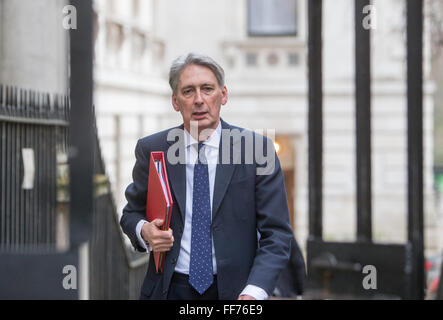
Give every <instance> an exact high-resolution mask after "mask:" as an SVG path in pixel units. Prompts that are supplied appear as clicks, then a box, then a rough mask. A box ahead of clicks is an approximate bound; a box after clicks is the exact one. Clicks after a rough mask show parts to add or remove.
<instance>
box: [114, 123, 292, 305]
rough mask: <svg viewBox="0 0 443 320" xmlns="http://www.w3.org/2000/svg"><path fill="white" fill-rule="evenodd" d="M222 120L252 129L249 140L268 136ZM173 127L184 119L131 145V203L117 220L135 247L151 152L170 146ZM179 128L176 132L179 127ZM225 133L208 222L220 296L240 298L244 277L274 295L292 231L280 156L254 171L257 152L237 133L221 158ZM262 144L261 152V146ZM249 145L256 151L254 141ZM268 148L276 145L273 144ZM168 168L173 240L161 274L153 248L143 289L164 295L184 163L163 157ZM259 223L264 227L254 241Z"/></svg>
mask: <svg viewBox="0 0 443 320" xmlns="http://www.w3.org/2000/svg"><path fill="white" fill-rule="evenodd" d="M221 125H222V129H228V130H232V129H238V130H239V131H241V132H242V133H251V136H252V137H253V139H254V142H255V139H259V141H260V142H263V143H265V144H266V143H271V144H272V141H271V140H270V139H268V138H265V137H263V136H261V135H258V134H255V133H252V132H250V131H243V130H244V129H241V128H237V127H233V126H231V125H229V124H227V123H226V122H224V121H223V120H221ZM178 128H179V129H182V130H183V125H181V126H179V127H176V128H171V129H168V130H165V131H162V132H159V133H156V134H153V135H151V136H148V137H145V138H143V139H140V140H139V141H138V143H137V146H136V148H135V154H136V159H137V161H136V163H135V166H134V170H133V183H131V184H130V185H129V186H128V188H127V189H126V199H127V201H128V203H127V205H126V206H125V208H124V209H123V216H122V218H121V220H120V225H121V227H122V229H123V231H124V232H125V233H126V234H127V235H128V237H129V239H130V240H131V243H132V245H133V246H134V248H135V249H136V250H138V251H145V250H144V249H143V248H142V247H141V246H140V245H139V243H138V239H137V236H136V234H135V233H136V231H135V230H136V225H137V223H138V222H139V221H140V220H141V219H143V218H145V208H146V193H147V186H148V174H149V173H148V169H149V156H150V153H151V151H164V152H165V156H166V155H167V151H168V148H171V149H172V148H173V147H174V146H177V144H176V141H179V139H180V138H179V137H176V139H175V140H174V141H168V139H167V136H168V133H170V132H171V130H172V129H178ZM182 130H180V132H182V134H183V131H182ZM225 132H226V131H225ZM181 138H183V136H182V137H181ZM222 140H223V134H222V138H221V141H220V149H219V164H217V170H216V178H215V186H214V196H213V205H212V228H211V231H212V237H213V241H214V248H215V256H216V262H217V286H218V294H219V298H220V299H237V297H238V295H239V294H240V293H241V291H242V290H243V289H244V288H245V286H246V285H247V284H252V285H256V286H259V287H261V288H262V289H264V290H265V291H266V292H267V293H268V295H271V294H272V292H273V290H274V287H275V284H276V281H277V278H278V276H279V273H280V271H281V269H282V268H283V267H284V266H285V265H286V263H287V262H288V259H289V252H290V243H291V239H292V236H293V235H292V230H291V228H290V225H289V214H288V205H287V200H286V192H285V186H284V179H283V174H282V172H281V168H280V163H279V160H278V158H277V156H275V168H274V170H273V171H272V172H271V173H270V174H267V175H257V174H256V169H257V168H258V167H264V166H265V165H263V164H260V163H257V161H256V160H257V159H256V157H253V163H250V164H247V163H245V162H246V161H244V156H245V148H244V146H245V143H244V140H245V139H244V137H243V138H241V137H239V136H237V137H234V138H232V137H231V138H230V139H229V145H230V147H231V149H230V150H231V152H229V154H228V155H229V159H230V163H229V164H221V163H222V161H221V159H223V152H224V151H223V150H222V149H223V148H222V147H221V144H222ZM181 141H183V140H181ZM239 143H240V145H241V146H242V148H241V149H242V152H241V157H242V159H243V161H241V163H240V164H235V163H238V162H239V161H238V158H237V161H236V162H235V163H234V162H233V161H234V160H236V159H234V156H235V154H236V153H235V152H232V151H233V149H232V148H233V146H239ZM263 143H262V145H263ZM263 149H264V151H265V152H264V154H265V155H266V148H263ZM253 150H254V151H255V144H254V149H253ZM272 152H273V153H275V151H274V149H273V144H272ZM226 153H227V152H225V156H226ZM238 154H239V153H237V155H238ZM260 162H261V161H260ZM166 168H167V172H168V178H169V184H170V186H171V189H172V196H173V201H174V205H173V208H172V217H171V225H170V228H171V229H172V230H173V235H174V245H173V247H172V248H171V250H170V251H168V252H167V254H166V258H165V269H164V272H163V273H162V274H157V273H156V272H155V267H154V259H153V258H152V253H151V256H150V259H149V267H148V271H147V274H146V277H145V280H144V282H143V285H142V289H141V291H142V296H144V297H146V298H150V299H157V300H158V299H166V298H167V294H168V289H169V284H170V281H171V277H172V274H173V272H174V268H175V265H176V263H177V259H178V255H179V251H180V241H181V237H182V234H183V229H184V228H183V227H184V221H185V209H186V165H185V164H184V163H181V164H180V163H178V164H171V163H170V162H169V161H168V160H167V161H166ZM257 231H259V232H260V234H261V237H260V240H259V241H258V240H257Z"/></svg>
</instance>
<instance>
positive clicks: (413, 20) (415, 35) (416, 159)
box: [407, 0, 424, 299]
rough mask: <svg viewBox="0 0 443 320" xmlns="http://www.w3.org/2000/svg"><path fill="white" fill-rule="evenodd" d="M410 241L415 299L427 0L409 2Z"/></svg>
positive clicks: (420, 259)
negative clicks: (425, 10)
mask: <svg viewBox="0 0 443 320" xmlns="http://www.w3.org/2000/svg"><path fill="white" fill-rule="evenodd" d="M407 59H408V60H407V77H408V79H407V86H408V240H409V242H410V243H411V245H412V275H411V281H412V285H411V289H412V291H411V298H412V299H423V297H424V243H423V242H424V241H423V1H422V0H408V1H407Z"/></svg>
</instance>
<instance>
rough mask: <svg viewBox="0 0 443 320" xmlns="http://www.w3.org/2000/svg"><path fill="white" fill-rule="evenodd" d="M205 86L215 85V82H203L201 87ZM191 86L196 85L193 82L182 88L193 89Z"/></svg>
mask: <svg viewBox="0 0 443 320" xmlns="http://www.w3.org/2000/svg"><path fill="white" fill-rule="evenodd" d="M204 86H211V87H215V84H214V83H210V82H205V83H202V84H201V85H200V87H204ZM191 88H195V86H194V85H192V84H190V85H187V86H185V87H183V88H181V90H186V89H191Z"/></svg>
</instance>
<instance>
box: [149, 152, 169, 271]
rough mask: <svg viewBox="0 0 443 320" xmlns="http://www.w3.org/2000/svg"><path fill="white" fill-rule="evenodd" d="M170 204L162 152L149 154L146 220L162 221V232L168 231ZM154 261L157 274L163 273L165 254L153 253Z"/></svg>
mask: <svg viewBox="0 0 443 320" xmlns="http://www.w3.org/2000/svg"><path fill="white" fill-rule="evenodd" d="M159 171H160V172H159ZM162 180H163V182H164V183H163V184H162ZM172 204H173V203H172V197H171V191H170V189H169V182H168V175H167V172H166V163H165V156H164V153H163V152H162V151H158V152H151V157H150V160H149V177H148V193H147V201H146V218H147V219H148V221H149V222H151V221H153V220H155V219H161V220H163V221H164V224H163V226H162V230H168V229H169V223H170V222H171V213H172ZM154 261H155V269H156V271H157V273H159V272H163V266H164V262H165V252H154Z"/></svg>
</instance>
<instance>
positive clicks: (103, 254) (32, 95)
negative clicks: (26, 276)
mask: <svg viewBox="0 0 443 320" xmlns="http://www.w3.org/2000/svg"><path fill="white" fill-rule="evenodd" d="M69 110H70V101H69V99H68V97H67V96H64V95H55V94H48V93H41V92H36V91H32V90H24V89H19V88H16V87H12V86H2V85H0V137H1V139H0V181H1V182H0V251H1V252H3V253H14V252H20V253H25V254H26V253H29V254H31V253H33V252H39V253H41V252H42V248H43V249H44V251H49V252H57V251H60V249H61V248H62V249H68V248H63V246H60V242H62V243H65V244H66V246H69V239H72V237H70V233H72V232H73V229H72V226H71V225H70V224H69V223H68V226H67V228H66V229H63V226H62V225H61V224H60V223H58V219H60V217H61V216H62V215H63V216H64V217H66V219H67V217H69V202H70V199H69V198H70V197H69V194H70V193H69V187H70V179H69V170H68V169H69V168H68V164H67V158H68V128H69V119H70V118H69ZM93 122H94V124H95V121H93ZM93 146H94V201H93V204H94V210H93V213H92V219H91V220H92V226H91V229H90V231H91V233H90V236H89V239H90V241H89V297H90V299H137V298H138V297H139V293H140V286H141V284H142V281H143V277H144V275H145V273H146V268H147V262H148V256H147V255H146V254H144V255H142V254H139V253H135V252H134V251H133V250H132V249H130V248H129V247H128V245H127V244H126V243H125V240H124V235H123V234H122V232H121V229H120V225H119V221H118V215H117V211H116V206H115V203H114V200H113V196H112V194H111V193H110V189H111V188H110V186H109V182H108V179H107V176H106V170H105V164H104V161H103V159H102V156H101V150H100V144H99V139H98V136H97V130H94V143H93ZM23 149H25V150H32V151H31V152H30V153H29V152H28V155H24V153H23V151H22V150H23ZM25 153H26V152H25ZM29 154H31V156H30V155H29ZM26 157H28V158H29V157H31V158H32V159H25V158H26ZM26 162H28V165H26V164H25V163H26ZM29 162H31V163H32V164H33V165H32V164H31V165H29ZM27 166H28V168H26V167H27ZM27 171H29V172H27ZM24 180H27V181H26V183H24ZM25 184H27V185H26V186H25ZM71 187H72V186H71ZM67 221H69V219H68V220H67ZM71 221H72V219H71ZM59 222H60V221H59ZM60 228H61V229H60ZM74 230H75V229H74ZM74 232H75V231H74ZM63 240H64V241H63Z"/></svg>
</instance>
